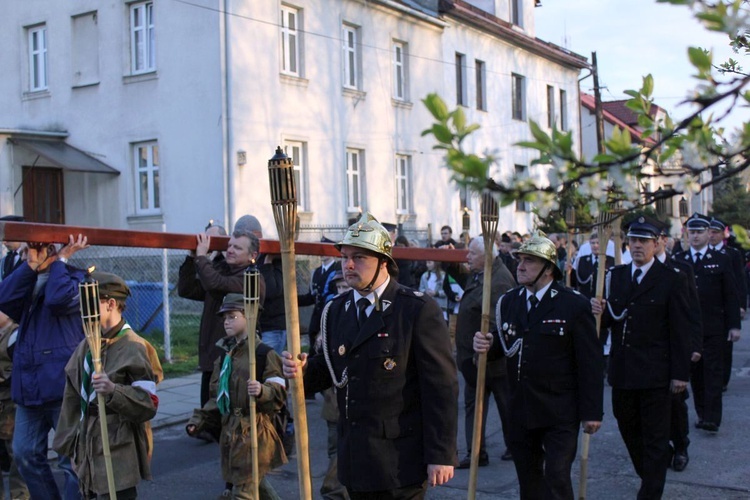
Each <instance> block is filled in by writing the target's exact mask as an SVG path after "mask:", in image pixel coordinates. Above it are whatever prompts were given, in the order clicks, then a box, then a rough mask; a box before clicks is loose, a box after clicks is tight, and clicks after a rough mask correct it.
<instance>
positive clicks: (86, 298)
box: [78, 277, 117, 500]
mask: <svg viewBox="0 0 750 500" xmlns="http://www.w3.org/2000/svg"><path fill="white" fill-rule="evenodd" d="M78 295H79V302H80V308H81V320H82V322H83V332H84V334H85V335H86V342H87V343H88V345H89V351H90V352H91V361H92V362H93V363H94V373H102V330H101V317H100V316H99V283H97V282H96V280H94V279H91V278H90V277H89V278H88V279H87V280H85V281H83V282H81V283H80V284H79V285H78ZM92 390H93V389H92ZM96 402H97V406H98V407H99V427H100V431H101V434H102V450H103V452H104V468H105V470H106V472H107V489H108V490H109V497H110V498H111V499H112V500H117V489H116V488H115V472H114V469H113V468H112V452H111V451H110V449H109V430H108V428H107V406H106V403H105V401H104V395H103V394H99V393H97V395H96ZM92 459H93V457H92Z"/></svg>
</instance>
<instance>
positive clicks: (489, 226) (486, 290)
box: [468, 193, 500, 500]
mask: <svg viewBox="0 0 750 500" xmlns="http://www.w3.org/2000/svg"><path fill="white" fill-rule="evenodd" d="M499 218H500V217H499V207H498V204H497V201H496V200H495V198H493V196H492V194H491V193H484V194H483V195H482V239H483V241H484V281H483V283H482V323H481V327H480V328H481V332H482V334H483V335H486V334H487V333H488V332H489V331H490V311H491V307H492V304H490V297H491V296H492V264H493V262H492V261H493V258H492V246H493V245H494V244H495V235H496V233H497V223H498V220H499ZM486 378H487V353H486V352H483V353H479V355H478V356H477V389H476V397H475V400H474V434H473V435H472V437H471V468H470V469H469V495H468V498H469V500H474V499H475V498H476V495H477V476H478V472H479V452H480V451H481V448H482V423H483V422H482V415H483V414H484V391H485V388H484V382H485V379H486Z"/></svg>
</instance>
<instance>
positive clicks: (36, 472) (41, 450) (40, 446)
mask: <svg viewBox="0 0 750 500" xmlns="http://www.w3.org/2000/svg"><path fill="white" fill-rule="evenodd" d="M61 404H62V402H61V401H53V402H50V403H45V404H43V405H41V406H22V405H17V406H16V429H15V432H14V434H13V454H14V455H15V459H16V464H17V465H18V471H19V472H20V473H21V476H22V477H23V479H24V480H25V481H26V485H27V486H28V488H29V493H31V498H40V499H41V498H43V499H45V500H59V499H60V498H61V496H60V491H59V490H58V489H57V484H55V478H54V477H53V475H52V469H51V468H50V466H49V462H48V461H47V435H48V434H49V431H50V429H53V428H55V427H56V426H57V419H58V418H59V417H60V406H61ZM58 467H59V468H60V470H62V471H63V473H64V474H65V489H64V493H63V497H62V498H64V499H65V500H74V499H75V500H80V498H81V494H80V493H79V491H78V478H77V477H76V475H75V474H74V473H73V468H72V467H71V465H70V458H68V457H63V456H61V457H59V459H58Z"/></svg>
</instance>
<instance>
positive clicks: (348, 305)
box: [304, 278, 458, 491]
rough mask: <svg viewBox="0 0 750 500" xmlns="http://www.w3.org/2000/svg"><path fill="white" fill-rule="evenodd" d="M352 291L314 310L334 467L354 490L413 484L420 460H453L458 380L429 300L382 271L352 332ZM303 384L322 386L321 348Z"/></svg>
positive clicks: (419, 478)
mask: <svg viewBox="0 0 750 500" xmlns="http://www.w3.org/2000/svg"><path fill="white" fill-rule="evenodd" d="M353 297H354V294H353V292H347V293H344V294H341V295H339V296H337V297H335V298H334V299H333V300H332V301H331V302H329V304H328V305H326V309H325V310H324V312H323V322H324V324H325V328H324V329H323V331H322V333H323V334H324V350H325V351H326V352H327V354H328V356H329V357H330V360H331V364H332V366H333V371H334V374H335V377H336V378H337V380H339V381H341V380H342V373H343V372H344V370H345V369H347V372H348V383H347V384H346V386H344V387H342V388H340V389H337V397H338V404H339V414H340V418H339V422H338V443H339V444H338V474H339V479H340V481H341V483H342V484H344V486H346V487H347V488H348V489H350V490H353V491H380V490H390V489H396V488H401V487H405V486H413V485H417V484H420V483H422V482H424V481H425V480H426V479H427V465H428V464H438V465H453V464H454V463H455V460H456V433H457V419H458V403H457V399H458V381H457V377H456V365H455V363H454V361H453V356H452V354H451V345H450V338H449V336H448V329H447V326H446V324H445V320H444V319H443V314H442V311H441V310H440V307H439V306H438V305H437V303H436V302H435V301H434V300H433V299H431V298H430V297H427V296H424V295H423V294H422V293H421V292H417V291H415V290H412V289H409V288H406V287H404V286H402V285H399V284H398V283H397V282H396V281H395V280H394V279H392V278H391V280H390V282H389V284H388V285H387V287H386V289H385V291H384V292H383V294H382V296H381V297H380V308H375V309H373V311H372V312H371V313H370V315H369V317H368V318H367V320H366V321H365V323H364V324H363V325H362V328H361V329H360V328H359V327H358V325H357V306H356V304H355V303H354V299H353ZM304 381H305V391H306V392H309V391H313V392H318V391H321V390H324V389H326V388H328V387H330V386H331V384H332V379H331V373H330V371H329V368H328V366H327V365H326V360H325V357H324V354H323V353H321V354H318V355H316V356H314V357H312V358H310V359H309V360H308V365H307V370H306V372H305V378H304Z"/></svg>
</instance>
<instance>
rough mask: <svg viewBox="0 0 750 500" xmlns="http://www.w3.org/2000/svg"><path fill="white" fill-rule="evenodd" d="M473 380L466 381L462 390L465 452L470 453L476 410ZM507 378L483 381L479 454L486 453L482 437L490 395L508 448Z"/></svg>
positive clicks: (483, 435)
mask: <svg viewBox="0 0 750 500" xmlns="http://www.w3.org/2000/svg"><path fill="white" fill-rule="evenodd" d="M472 382H474V380H466V387H465V388H464V413H465V420H464V429H465V431H466V450H467V452H471V442H472V439H473V436H474V409H475V408H476V398H477V388H476V386H474V385H471V384H472ZM509 391H510V389H509V388H508V377H493V378H488V379H486V380H485V384H484V405H482V441H481V443H482V445H481V446H480V448H479V451H480V453H483V454H484V453H487V450H486V448H485V444H484V437H485V434H486V433H487V412H488V411H489V406H490V405H489V402H490V394H492V396H493V397H494V398H495V404H496V405H497V410H498V412H499V413H500V423H501V424H502V426H503V441H504V442H505V446H506V447H507V446H508V425H509V424H508V392H509Z"/></svg>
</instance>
